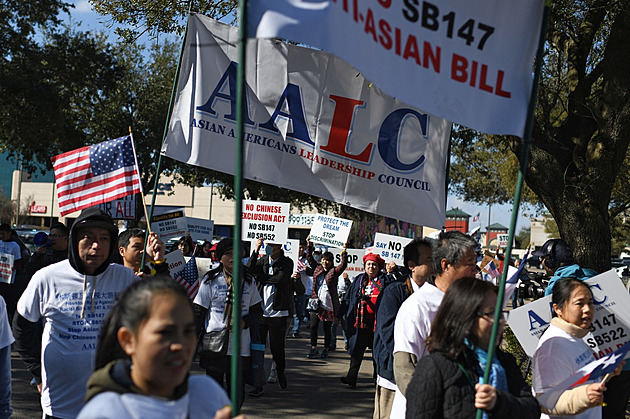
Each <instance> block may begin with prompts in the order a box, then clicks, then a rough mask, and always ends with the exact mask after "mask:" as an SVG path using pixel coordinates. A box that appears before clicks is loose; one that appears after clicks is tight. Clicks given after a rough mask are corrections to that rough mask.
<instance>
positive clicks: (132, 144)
mask: <svg viewBox="0 0 630 419" xmlns="http://www.w3.org/2000/svg"><path fill="white" fill-rule="evenodd" d="M129 138H130V139H131V149H132V150H133V162H134V163H135V165H136V175H137V176H138V180H139V183H140V197H141V198H142V208H144V216H145V217H147V220H148V219H149V213H148V212H147V203H146V202H144V187H143V186H142V181H141V180H140V179H141V178H140V166H139V165H138V154H136V145H135V143H134V142H133V133H132V132H131V127H129ZM147 231H148V232H149V234H151V224H150V223H147ZM144 245H145V246H146V237H145V243H144ZM140 266H144V263H142V265H140Z"/></svg>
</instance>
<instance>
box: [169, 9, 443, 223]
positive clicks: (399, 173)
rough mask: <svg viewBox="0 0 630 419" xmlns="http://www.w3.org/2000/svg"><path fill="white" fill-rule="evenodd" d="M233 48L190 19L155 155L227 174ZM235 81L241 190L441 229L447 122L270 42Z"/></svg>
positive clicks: (303, 52) (318, 55)
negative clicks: (240, 116)
mask: <svg viewBox="0 0 630 419" xmlns="http://www.w3.org/2000/svg"><path fill="white" fill-rule="evenodd" d="M236 45H237V29H236V28H234V27H230V26H227V25H223V24H220V23H218V22H215V21H213V20H211V19H209V18H206V17H203V16H199V15H192V16H191V17H190V19H189V28H188V35H187V40H186V45H185V49H184V53H183V57H182V64H181V71H180V76H179V80H178V85H177V93H176V102H175V105H174V108H173V113H172V115H171V121H170V125H169V132H168V134H167V138H166V141H165V143H164V145H163V148H162V153H163V154H164V155H166V156H168V157H171V158H173V159H175V160H178V161H182V162H185V163H188V164H192V165H196V166H202V167H206V168H209V169H213V170H217V171H220V172H224V173H230V174H233V173H234V167H235V145H236V137H235V131H236V67H237V65H238V64H237V63H236V59H237V47H236ZM387 67H389V66H387ZM246 79H247V112H246V113H245V138H244V140H245V159H244V162H243V165H244V175H245V177H246V178H248V179H253V180H257V181H260V182H264V183H269V184H272V185H276V186H280V187H283V188H287V189H291V190H296V191H300V192H304V193H308V194H311V195H314V196H317V197H320V198H324V199H327V200H330V201H334V202H338V203H342V204H345V205H349V206H352V207H354V208H359V209H362V210H364V211H368V212H371V213H376V214H379V215H384V216H387V217H390V218H394V219H398V220H402V221H407V222H410V223H413V224H418V225H424V226H430V227H436V228H441V227H442V226H443V225H444V219H445V214H444V212H445V211H444V202H445V180H444V176H445V165H446V159H447V149H448V141H449V135H450V127H451V123H450V122H449V121H446V120H444V119H441V118H438V117H435V116H433V115H430V114H428V113H426V112H424V111H422V110H419V109H416V108H413V107H410V106H408V105H406V104H404V103H403V102H401V101H399V100H397V99H394V98H392V97H389V96H387V95H386V94H385V93H384V92H383V91H382V90H380V89H379V88H377V87H376V86H375V85H374V84H373V83H372V82H371V81H369V80H366V79H365V78H364V77H363V76H362V75H361V74H360V73H359V72H358V71H357V70H356V69H354V68H353V67H351V66H350V65H348V64H346V63H345V62H344V61H342V60H341V59H339V58H336V57H334V56H333V55H331V54H329V53H327V52H324V51H320V50H314V49H309V48H304V47H300V46H296V45H289V44H286V43H282V42H279V41H277V40H268V39H259V40H249V41H248V42H247V64H246ZM399 81H400V82H401V84H404V83H403V80H399Z"/></svg>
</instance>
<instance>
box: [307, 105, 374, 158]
mask: <svg viewBox="0 0 630 419" xmlns="http://www.w3.org/2000/svg"><path fill="white" fill-rule="evenodd" d="M330 99H332V100H333V101H334V102H335V111H334V113H333V120H332V124H331V127H330V136H329V137H328V144H326V145H325V146H323V147H321V149H322V150H324V151H327V152H329V153H333V154H336V155H337V156H340V157H343V158H348V159H353V160H357V161H360V162H364V163H367V162H368V161H369V160H370V155H371V154H372V147H373V146H374V144H369V145H368V146H367V147H365V149H364V150H363V151H362V152H361V153H359V154H358V155H352V154H349V153H348V152H347V151H346V148H347V146H348V140H349V138H348V134H349V133H350V127H351V126H352V119H353V118H354V109H355V108H356V107H357V106H361V105H363V101H362V100H355V99H350V98H347V97H342V96H337V95H330ZM317 163H319V162H317Z"/></svg>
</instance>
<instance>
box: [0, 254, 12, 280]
mask: <svg viewBox="0 0 630 419" xmlns="http://www.w3.org/2000/svg"><path fill="white" fill-rule="evenodd" d="M13 258H14V256H13V255H12V254H10V253H0V282H4V283H7V284H11V283H12V279H13V263H14V260H13Z"/></svg>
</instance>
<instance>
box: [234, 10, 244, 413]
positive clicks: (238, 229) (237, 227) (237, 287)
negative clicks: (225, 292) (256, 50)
mask: <svg viewBox="0 0 630 419" xmlns="http://www.w3.org/2000/svg"><path fill="white" fill-rule="evenodd" d="M238 20H239V22H238V65H237V66H236V150H235V154H236V161H235V163H234V195H235V196H234V198H235V201H236V202H235V206H234V249H233V251H232V253H233V256H234V262H235V263H234V264H233V270H234V276H233V280H232V287H233V292H234V296H233V298H234V300H233V301H235V302H236V303H235V304H233V305H232V307H233V311H232V362H231V374H232V382H231V386H230V387H231V388H230V394H231V396H232V397H231V400H232V414H233V415H234V416H236V415H238V413H239V408H240V404H241V403H240V398H241V397H242V395H241V391H240V389H241V382H242V380H243V374H242V369H243V365H242V364H241V357H240V353H241V303H240V302H241V299H242V297H241V296H242V293H243V290H242V289H241V288H242V287H241V284H242V282H241V277H242V276H243V275H244V273H241V270H242V269H243V264H242V262H241V260H242V259H243V256H242V250H243V248H242V247H241V235H242V223H241V219H242V213H243V156H244V145H243V142H244V138H245V135H244V131H245V115H244V114H243V113H244V112H247V109H246V107H247V83H246V80H245V66H246V56H247V51H246V46H247V0H243V1H239V2H238Z"/></svg>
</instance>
